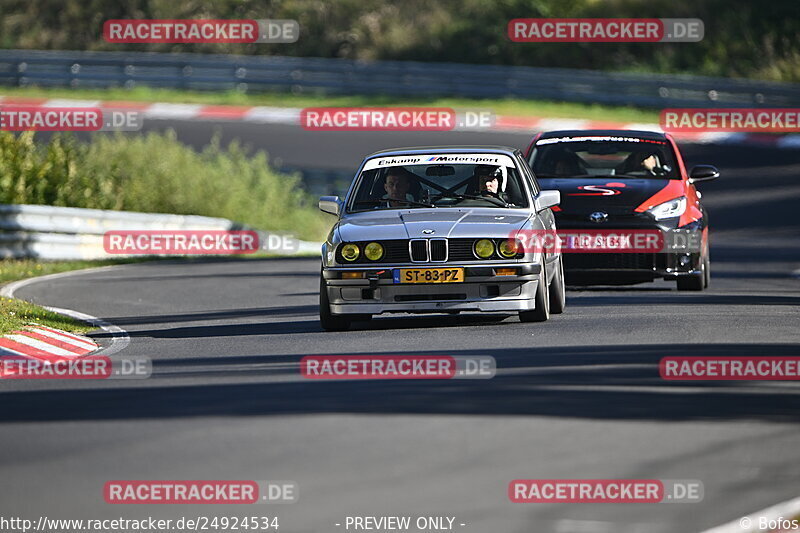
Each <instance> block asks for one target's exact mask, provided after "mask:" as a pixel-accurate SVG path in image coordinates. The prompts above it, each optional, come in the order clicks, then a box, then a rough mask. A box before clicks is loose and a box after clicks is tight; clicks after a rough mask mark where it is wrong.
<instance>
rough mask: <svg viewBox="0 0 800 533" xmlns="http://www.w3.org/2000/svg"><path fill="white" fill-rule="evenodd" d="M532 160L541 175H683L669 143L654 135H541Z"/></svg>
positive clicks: (654, 176) (667, 177)
mask: <svg viewBox="0 0 800 533" xmlns="http://www.w3.org/2000/svg"><path fill="white" fill-rule="evenodd" d="M529 162H530V164H531V167H532V168H533V172H534V174H535V175H536V176H537V177H539V178H586V177H595V176H596V177H609V176H617V177H631V178H657V179H678V178H679V175H678V173H677V171H676V165H675V158H674V156H673V153H672V149H671V147H670V145H669V143H668V142H666V141H658V140H650V139H638V138H621V137H563V138H553V139H541V140H539V141H538V142H537V143H536V145H535V146H534V149H533V151H532V152H531V155H530V159H529Z"/></svg>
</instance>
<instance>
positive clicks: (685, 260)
mask: <svg viewBox="0 0 800 533" xmlns="http://www.w3.org/2000/svg"><path fill="white" fill-rule="evenodd" d="M691 261H692V258H691V257H689V256H688V255H682V256H681V258H680V262H681V266H686V265H688V264H689V263H690V262H691Z"/></svg>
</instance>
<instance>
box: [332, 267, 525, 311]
mask: <svg viewBox="0 0 800 533" xmlns="http://www.w3.org/2000/svg"><path fill="white" fill-rule="evenodd" d="M442 266H443V265H442V264H414V265H401V266H391V267H382V268H380V269H378V268H373V269H360V268H352V267H330V268H324V269H323V272H322V275H323V279H324V280H325V283H324V285H323V290H327V291H328V301H329V302H330V306H331V313H332V314H335V315H347V314H372V315H377V314H381V313H448V312H457V311H458V312H460V311H481V312H486V313H508V312H519V311H530V310H533V309H534V307H535V304H534V296H535V294H536V289H537V287H538V284H539V283H540V277H541V266H540V265H539V264H535V263H507V264H493V265H491V266H469V265H454V264H447V268H454V267H463V268H464V269H465V272H464V274H465V278H464V281H463V282H458V283H414V284H404V283H395V282H394V280H393V276H392V272H393V270H394V269H396V268H441V267H442ZM504 267H505V268H516V269H518V275H511V276H497V275H495V274H494V269H497V268H504ZM354 271H355V272H364V277H363V278H360V279H342V273H343V272H354ZM379 273H380V274H379Z"/></svg>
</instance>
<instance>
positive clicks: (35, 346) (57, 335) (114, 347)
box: [0, 266, 130, 377]
mask: <svg viewBox="0 0 800 533" xmlns="http://www.w3.org/2000/svg"><path fill="white" fill-rule="evenodd" d="M109 268H119V267H115V266H107V267H98V268H87V269H84V270H74V271H71V272H61V273H58V274H49V275H47V276H39V277H38V278H30V279H23V280H20V281H15V282H12V283H9V284H7V285H4V286H3V287H0V296H2V297H4V298H14V293H15V291H17V290H18V289H21V288H22V287H26V286H28V285H32V284H34V283H39V282H42V281H53V280H55V279H60V278H67V277H72V276H80V275H83V274H87V273H93V272H97V271H99V270H107V269H109ZM42 307H44V308H45V309H47V310H49V311H52V312H54V313H58V314H60V315H64V316H68V317H70V318H73V319H75V320H80V321H82V322H86V323H87V324H91V325H93V326H95V327H97V328H98V329H102V330H103V332H104V333H105V334H106V335H107V336H108V337H109V340H110V344H109V345H108V346H105V347H102V348H101V347H100V345H99V344H98V343H96V342H95V341H94V340H93V339H91V338H89V337H86V336H83V335H73V334H71V333H67V332H65V331H61V330H58V329H53V328H47V327H44V326H38V325H33V326H29V327H26V328H24V329H22V330H20V331H15V332H13V333H11V334H9V335H6V336H4V337H0V359H2V358H4V357H5V358H15V359H19V358H33V359H39V360H40V361H45V362H46V363H50V364H52V363H56V362H59V361H68V360H71V359H74V358H76V357H84V356H87V355H89V354H91V355H104V356H109V355H112V354H115V353H117V352H119V351H121V350H123V349H125V348H126V347H127V346H128V344H129V343H130V337H129V336H128V332H126V331H125V330H124V329H122V328H120V327H119V326H115V325H114V324H110V323H108V322H106V321H105V320H102V319H100V318H97V317H95V316H92V315H87V314H86V313H81V312H78V311H73V310H72V309H64V308H60V307H49V306H42ZM0 377H2V376H0Z"/></svg>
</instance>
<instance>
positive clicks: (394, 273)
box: [319, 146, 566, 331]
mask: <svg viewBox="0 0 800 533" xmlns="http://www.w3.org/2000/svg"><path fill="white" fill-rule="evenodd" d="M559 201H560V194H559V192H558V191H543V190H541V189H540V188H539V185H538V183H537V182H536V178H535V177H534V175H533V173H532V172H531V169H530V167H529V166H528V164H527V163H526V161H525V159H524V158H523V157H522V155H521V153H520V152H519V150H516V149H514V148H507V147H501V146H464V147H452V146H451V147H421V148H400V149H394V150H385V151H381V152H377V153H374V154H372V155H369V156H367V157H366V158H365V159H364V161H363V162H362V163H361V166H360V168H359V170H358V172H357V174H356V177H355V179H354V180H353V183H352V184H351V186H350V189H349V191H348V192H347V196H346V197H345V198H344V200H341V199H340V198H339V197H338V196H324V197H322V198H320V201H319V208H320V209H321V210H322V211H324V212H326V213H330V214H332V215H335V216H336V217H338V220H337V221H336V223H335V224H334V226H333V228H332V229H331V231H330V234H329V235H328V238H327V240H326V242H325V243H324V244H323V246H322V271H321V276H320V323H321V325H322V327H323V328H324V329H325V330H328V331H335V330H346V329H348V328H350V327H351V325H352V324H353V322H358V321H364V320H369V319H371V318H372V316H373V315H378V314H382V313H459V312H462V311H476V312H484V313H519V317H520V320H521V321H522V322H541V321H545V320H547V319H548V318H549V317H550V314H551V313H561V312H563V310H564V307H565V303H566V301H565V296H564V293H565V291H564V271H563V265H562V258H561V254H560V253H559V252H558V250H555V251H551V250H546V249H528V248H527V247H526V246H524V242H523V241H522V240H521V239H520V238H519V236H520V235H523V234H525V233H526V232H527V233H530V232H540V231H555V219H554V217H553V213H552V210H551V208H552V207H553V206H556V205H557V204H558V203H559Z"/></svg>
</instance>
